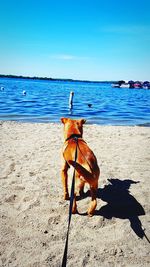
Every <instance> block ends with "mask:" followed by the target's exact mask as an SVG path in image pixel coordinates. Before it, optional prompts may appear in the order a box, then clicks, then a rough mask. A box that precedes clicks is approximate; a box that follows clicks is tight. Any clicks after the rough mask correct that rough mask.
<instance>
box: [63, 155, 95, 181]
mask: <svg viewBox="0 0 150 267" xmlns="http://www.w3.org/2000/svg"><path fill="white" fill-rule="evenodd" d="M68 163H69V164H70V165H71V166H73V167H74V168H75V170H76V171H77V172H78V173H79V174H80V175H81V176H82V177H83V178H84V179H85V181H86V182H87V183H89V184H91V183H92V180H93V178H94V177H93V174H92V173H91V172H89V171H88V170H87V169H85V168H84V167H83V166H81V165H80V164H79V163H77V162H75V161H73V160H69V161H68Z"/></svg>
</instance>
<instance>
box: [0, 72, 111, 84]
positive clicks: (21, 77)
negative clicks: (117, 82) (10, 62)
mask: <svg viewBox="0 0 150 267" xmlns="http://www.w3.org/2000/svg"><path fill="white" fill-rule="evenodd" d="M0 78H15V79H29V80H48V81H58V82H62V81H64V82H86V83H110V82H111V83H112V82H114V81H88V80H74V79H61V78H48V77H29V76H22V75H19V76H18V75H11V74H9V75H5V74H0Z"/></svg>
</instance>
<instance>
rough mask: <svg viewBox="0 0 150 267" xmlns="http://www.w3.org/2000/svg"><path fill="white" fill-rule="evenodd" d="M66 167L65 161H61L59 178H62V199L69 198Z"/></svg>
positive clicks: (67, 166)
mask: <svg viewBox="0 0 150 267" xmlns="http://www.w3.org/2000/svg"><path fill="white" fill-rule="evenodd" d="M68 169H69V165H68V163H67V162H66V161H64V162H63V165H62V170H61V179H62V185H63V190H64V200H68V199H69V192H68V173H67V172H68Z"/></svg>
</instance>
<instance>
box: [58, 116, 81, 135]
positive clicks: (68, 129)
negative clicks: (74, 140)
mask: <svg viewBox="0 0 150 267" xmlns="http://www.w3.org/2000/svg"><path fill="white" fill-rule="evenodd" d="M61 122H62V123H63V124H64V137H65V139H67V138H69V137H70V136H72V135H74V134H76V135H81V137H82V134H83V124H84V123H85V122H86V120H84V119H81V120H72V119H69V118H61Z"/></svg>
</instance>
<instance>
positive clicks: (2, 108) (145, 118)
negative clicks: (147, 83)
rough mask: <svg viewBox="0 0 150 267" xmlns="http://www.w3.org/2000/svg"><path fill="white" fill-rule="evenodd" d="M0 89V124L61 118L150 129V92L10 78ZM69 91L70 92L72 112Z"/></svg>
mask: <svg viewBox="0 0 150 267" xmlns="http://www.w3.org/2000/svg"><path fill="white" fill-rule="evenodd" d="M1 87H4V90H0V120H15V121H24V122H60V118H61V117H72V118H85V119H87V122H88V123H95V124H103V125H145V126H150V90H145V89H127V88H112V87H111V84H110V83H88V82H87V83H83V82H66V81H65V82H64V81H41V80H28V79H11V78H0V88H1ZM23 90H25V91H26V92H27V94H26V96H24V95H22V92H23ZM70 91H74V101H73V104H74V105H73V109H72V111H70V110H69V106H68V102H69V95H70ZM88 104H92V107H91V108H89V107H88Z"/></svg>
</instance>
